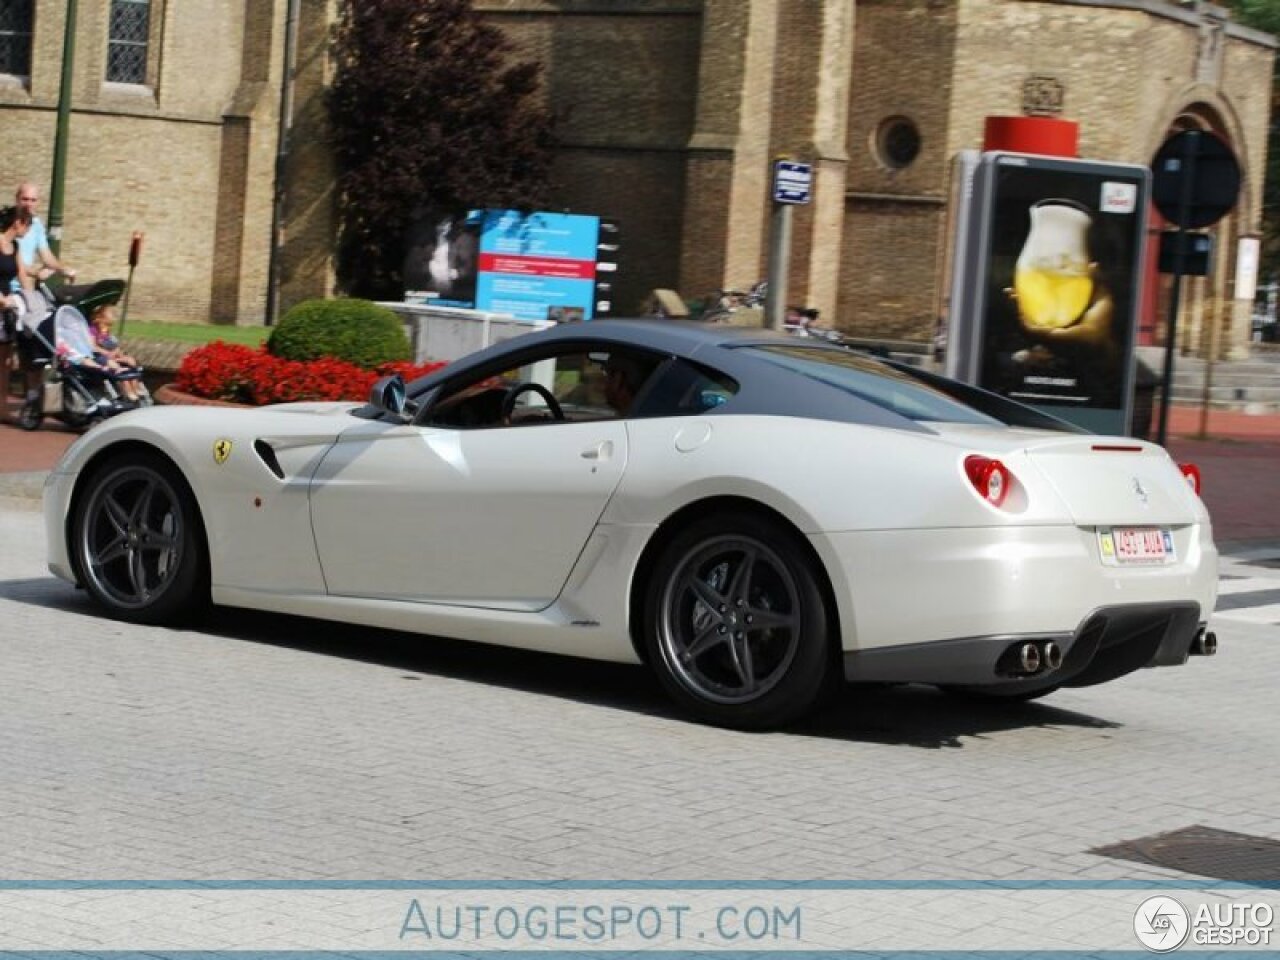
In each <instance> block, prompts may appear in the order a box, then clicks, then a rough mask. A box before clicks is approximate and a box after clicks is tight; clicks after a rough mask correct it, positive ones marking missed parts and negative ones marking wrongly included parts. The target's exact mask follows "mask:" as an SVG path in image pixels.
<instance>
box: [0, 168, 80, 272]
mask: <svg viewBox="0 0 1280 960" xmlns="http://www.w3.org/2000/svg"><path fill="white" fill-rule="evenodd" d="M14 201H15V205H16V206H17V208H18V209H19V210H20V211H22V212H24V213H26V214H27V215H28V216H29V217H30V218H31V228H30V229H29V230H27V235H26V236H25V237H23V238H22V239H21V240H19V241H18V250H19V251H20V252H21V255H22V263H23V265H24V266H25V267H26V268H27V276H28V277H29V278H30V282H31V283H32V284H35V283H38V282H39V281H41V280H45V279H47V278H49V277H51V276H53V275H54V274H55V273H60V274H62V275H63V276H64V277H66V278H67V279H68V280H74V279H75V278H76V272H75V271H74V270H72V269H71V268H70V267H68V266H66V265H65V264H63V262H62V261H61V260H59V259H58V258H57V257H56V256H55V255H54V253H53V251H52V250H50V249H49V235H48V234H47V233H46V232H45V229H44V221H43V220H41V219H40V218H39V217H37V216H36V207H38V206H39V205H40V189H39V188H38V187H37V186H36V185H35V184H34V183H30V182H23V183H20V184H18V189H17V191H16V192H15V193H14Z"/></svg>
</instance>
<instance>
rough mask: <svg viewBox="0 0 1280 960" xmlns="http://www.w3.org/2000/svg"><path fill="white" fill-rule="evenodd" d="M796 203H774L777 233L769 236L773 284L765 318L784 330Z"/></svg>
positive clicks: (770, 286) (766, 294) (767, 298)
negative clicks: (793, 210) (793, 216)
mask: <svg viewBox="0 0 1280 960" xmlns="http://www.w3.org/2000/svg"><path fill="white" fill-rule="evenodd" d="M792 206H793V204H790V203H775V204H774V205H773V234H772V236H771V237H770V239H769V288H768V290H767V292H766V293H765V297H764V322H765V326H767V327H769V328H770V329H772V330H781V329H782V327H783V324H784V322H785V320H786V315H787V268H788V267H789V266H790V260H791V208H792Z"/></svg>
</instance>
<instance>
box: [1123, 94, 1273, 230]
mask: <svg viewBox="0 0 1280 960" xmlns="http://www.w3.org/2000/svg"><path fill="white" fill-rule="evenodd" d="M1157 116H1158V117H1165V118H1168V119H1166V120H1165V122H1164V123H1163V124H1162V125H1161V126H1160V127H1159V128H1157V129H1155V130H1153V131H1152V132H1151V138H1150V142H1149V143H1148V144H1147V148H1146V152H1145V155H1146V158H1147V162H1148V163H1149V162H1150V161H1151V159H1152V158H1154V157H1155V155H1156V151H1157V150H1159V149H1160V145H1161V144H1162V143H1164V141H1165V140H1166V139H1167V138H1168V137H1169V135H1170V134H1171V133H1175V132H1178V131H1180V130H1191V129H1198V130H1206V131H1210V132H1213V133H1216V134H1218V136H1220V137H1221V138H1222V139H1223V140H1225V141H1226V143H1227V145H1228V146H1230V147H1231V149H1232V151H1233V152H1234V153H1235V155H1236V160H1237V161H1238V162H1239V164H1240V200H1239V202H1238V203H1237V204H1236V209H1235V211H1233V212H1232V214H1231V216H1232V218H1233V219H1237V220H1239V221H1240V222H1241V226H1242V228H1243V229H1245V230H1254V229H1257V227H1258V225H1257V224H1255V223H1253V222H1252V219H1253V206H1254V205H1253V198H1254V183H1253V181H1254V173H1253V172H1252V171H1251V170H1250V169H1249V166H1248V163H1249V151H1248V150H1246V149H1245V130H1244V125H1243V124H1242V123H1241V122H1240V115H1239V114H1238V113H1237V112H1236V109H1235V107H1234V106H1233V105H1232V103H1231V101H1230V100H1228V99H1227V98H1226V97H1224V96H1223V95H1222V93H1221V92H1220V91H1219V90H1218V89H1217V88H1215V87H1210V86H1207V85H1206V84H1203V83H1193V84H1189V85H1188V86H1186V87H1183V88H1182V89H1180V90H1178V91H1175V92H1174V93H1173V94H1172V95H1171V96H1169V97H1168V99H1166V101H1165V104H1164V107H1163V108H1162V109H1161V110H1160V111H1159V113H1158V114H1157ZM1258 186H1259V189H1260V188H1261V183H1259V185H1258Z"/></svg>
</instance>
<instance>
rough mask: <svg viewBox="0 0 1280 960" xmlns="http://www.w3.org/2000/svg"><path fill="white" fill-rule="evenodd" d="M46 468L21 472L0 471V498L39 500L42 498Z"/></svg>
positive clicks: (46, 473)
mask: <svg viewBox="0 0 1280 960" xmlns="http://www.w3.org/2000/svg"><path fill="white" fill-rule="evenodd" d="M47 476H49V471H48V470H31V471H27V472H23V473H0V500H10V501H14V500H22V501H32V500H34V501H36V502H39V501H40V500H42V499H43V498H44V481H45V478H46V477H47Z"/></svg>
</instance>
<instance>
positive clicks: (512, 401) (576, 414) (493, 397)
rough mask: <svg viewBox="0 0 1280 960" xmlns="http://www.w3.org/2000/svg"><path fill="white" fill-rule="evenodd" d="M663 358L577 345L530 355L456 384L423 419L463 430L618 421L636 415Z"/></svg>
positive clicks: (636, 352)
mask: <svg viewBox="0 0 1280 960" xmlns="http://www.w3.org/2000/svg"><path fill="white" fill-rule="evenodd" d="M661 362H662V358H661V357H658V356H651V355H648V354H645V353H643V352H639V351H634V350H624V351H620V350H617V349H615V348H613V347H611V346H609V345H600V348H599V349H595V348H594V347H584V346H579V345H573V346H568V345H566V346H565V347H562V348H560V349H558V350H556V351H554V352H549V353H546V354H541V355H539V354H534V355H528V354H526V355H525V356H524V357H522V358H521V362H520V363H518V364H514V363H513V364H512V365H511V366H508V367H499V368H492V367H491V368H487V369H485V370H484V371H479V372H477V373H476V374H475V375H474V376H473V377H471V378H468V379H466V380H463V381H461V382H459V383H457V384H452V385H450V387H449V389H448V391H447V392H446V393H445V394H444V395H442V396H441V397H440V398H439V399H438V400H437V401H436V403H435V404H434V405H433V406H432V408H431V409H430V410H428V411H427V412H426V413H425V414H424V415H423V418H422V421H421V422H422V423H424V424H426V425H429V426H442V427H459V428H463V429H474V428H493V427H520V426H530V425H535V424H545V423H561V422H582V421H588V420H614V419H618V418H621V417H626V416H630V415H631V414H632V413H633V412H634V408H635V401H636V399H637V397H641V396H642V391H644V389H645V385H646V383H647V382H648V381H649V380H650V379H651V378H652V376H653V374H654V371H655V370H657V369H658V367H659V365H660V364H661Z"/></svg>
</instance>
